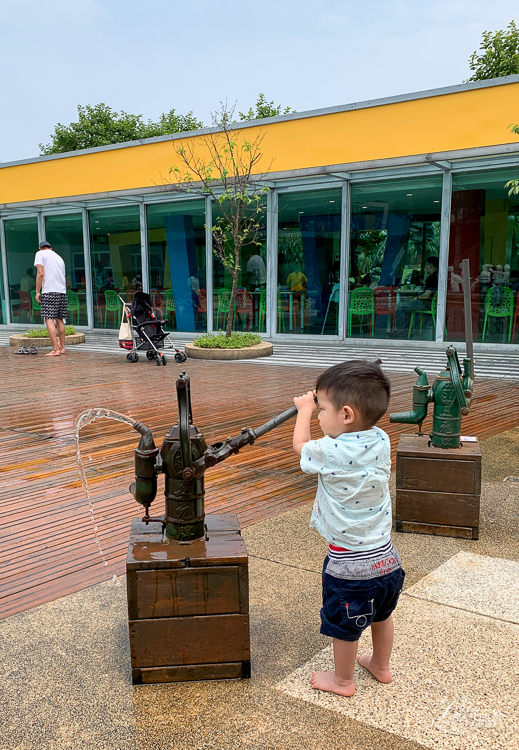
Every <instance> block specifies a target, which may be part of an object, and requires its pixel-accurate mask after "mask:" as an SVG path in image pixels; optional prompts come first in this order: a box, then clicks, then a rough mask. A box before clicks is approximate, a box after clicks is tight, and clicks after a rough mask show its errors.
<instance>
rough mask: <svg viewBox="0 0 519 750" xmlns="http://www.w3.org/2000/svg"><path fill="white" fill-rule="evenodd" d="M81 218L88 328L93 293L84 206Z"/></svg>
mask: <svg viewBox="0 0 519 750" xmlns="http://www.w3.org/2000/svg"><path fill="white" fill-rule="evenodd" d="M81 219H82V222H83V254H84V258H85V284H86V306H87V324H88V327H89V328H93V327H94V323H95V320H94V295H93V291H92V283H93V279H92V259H91V255H90V226H89V223H88V222H89V216H88V211H87V210H86V208H82V209H81Z"/></svg>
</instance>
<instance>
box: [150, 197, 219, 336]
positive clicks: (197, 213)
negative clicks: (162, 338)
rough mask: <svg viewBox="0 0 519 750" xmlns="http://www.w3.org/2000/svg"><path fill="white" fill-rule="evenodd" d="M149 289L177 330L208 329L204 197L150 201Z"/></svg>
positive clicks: (159, 309)
mask: <svg viewBox="0 0 519 750" xmlns="http://www.w3.org/2000/svg"><path fill="white" fill-rule="evenodd" d="M147 218H148V256H149V274H150V294H151V298H152V303H153V306H154V309H155V314H156V315H158V316H159V317H161V318H164V319H166V318H167V319H168V321H169V323H170V327H171V328H172V329H173V330H176V331H205V330H207V293H206V262H205V260H206V259H205V201H204V200H194V201H182V202H175V203H166V204H164V203H161V204H159V205H156V206H148V209H147Z"/></svg>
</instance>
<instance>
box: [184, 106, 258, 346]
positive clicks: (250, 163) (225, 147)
mask: <svg viewBox="0 0 519 750" xmlns="http://www.w3.org/2000/svg"><path fill="white" fill-rule="evenodd" d="M233 114H234V107H233V108H232V109H230V110H228V109H227V107H226V106H225V105H223V104H222V105H220V109H219V110H217V112H215V113H214V114H213V115H212V120H213V125H214V127H215V130H214V131H213V132H211V133H208V134H207V135H205V136H202V137H199V138H197V140H196V142H195V144H193V143H190V142H187V143H181V144H180V146H178V147H177V148H176V149H175V151H176V153H177V156H178V157H179V160H180V163H181V167H178V166H175V167H171V169H170V174H172V175H173V176H174V178H175V183H174V189H176V190H180V191H182V192H186V193H195V194H198V195H203V196H210V197H211V198H212V199H213V200H214V201H215V202H216V203H218V205H219V208H220V212H221V216H219V217H218V218H217V219H216V221H215V223H214V225H213V226H211V227H208V228H209V229H210V230H211V232H212V235H213V251H214V254H215V255H216V257H217V258H219V259H220V260H221V262H222V264H223V266H224V268H226V269H227V271H228V272H229V273H230V275H231V279H232V286H231V296H230V299H229V312H228V313H227V320H226V323H225V335H226V337H227V338H229V337H230V336H231V332H232V324H233V317H234V303H235V300H236V290H237V287H238V276H239V272H240V270H241V266H240V259H241V254H242V251H243V249H244V248H245V247H247V246H251V245H252V246H259V245H261V243H260V242H258V233H259V231H260V229H261V219H262V214H263V207H262V198H263V197H264V196H265V194H266V193H267V192H268V187H267V186H266V185H265V184H264V181H263V177H264V175H265V174H266V173H267V172H268V171H269V169H267V170H263V172H262V174H259V173H258V164H259V162H260V161H261V159H262V158H263V152H262V150H261V143H262V141H263V137H264V135H263V133H261V132H259V133H258V135H256V137H255V138H254V139H253V140H248V139H247V137H246V135H244V134H243V133H242V131H240V130H239V129H236V128H234V127H233V126H232V121H233ZM269 168H270V165H269Z"/></svg>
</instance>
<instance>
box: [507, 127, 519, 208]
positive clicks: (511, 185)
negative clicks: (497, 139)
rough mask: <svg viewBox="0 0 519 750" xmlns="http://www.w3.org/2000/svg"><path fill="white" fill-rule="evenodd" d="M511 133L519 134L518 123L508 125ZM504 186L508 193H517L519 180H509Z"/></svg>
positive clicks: (518, 192) (518, 191)
mask: <svg viewBox="0 0 519 750" xmlns="http://www.w3.org/2000/svg"><path fill="white" fill-rule="evenodd" d="M510 130H511V131H512V133H515V134H516V135H519V125H510ZM505 188H508V195H510V196H512V195H519V180H510V181H509V182H507V183H506V185H505Z"/></svg>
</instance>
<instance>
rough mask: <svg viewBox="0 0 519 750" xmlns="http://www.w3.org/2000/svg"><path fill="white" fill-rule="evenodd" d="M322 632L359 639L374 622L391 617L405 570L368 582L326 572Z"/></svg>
mask: <svg viewBox="0 0 519 750" xmlns="http://www.w3.org/2000/svg"><path fill="white" fill-rule="evenodd" d="M327 562H328V557H326V559H325V561H324V567H323V608H322V609H321V633H322V634H323V635H329V636H330V637H332V638H338V639H339V640H341V641H358V640H359V638H360V636H361V635H362V632H363V631H364V630H366V628H368V627H369V626H370V625H371V623H372V622H382V620H387V618H388V617H389V616H390V615H391V613H392V612H393V610H394V609H395V607H396V605H397V603H398V598H399V596H400V594H401V592H402V586H403V585H404V578H405V573H404V571H403V570H402V569H401V568H399V569H398V570H395V571H394V572H393V573H386V575H383V576H380V577H379V578H370V579H369V580H368V581H350V580H345V579H343V578H335V577H334V576H331V575H328V573H325V570H326V563H327Z"/></svg>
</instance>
